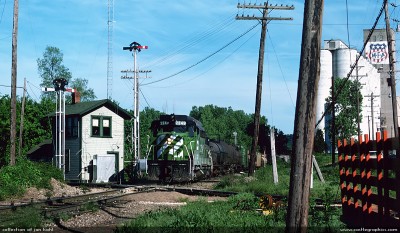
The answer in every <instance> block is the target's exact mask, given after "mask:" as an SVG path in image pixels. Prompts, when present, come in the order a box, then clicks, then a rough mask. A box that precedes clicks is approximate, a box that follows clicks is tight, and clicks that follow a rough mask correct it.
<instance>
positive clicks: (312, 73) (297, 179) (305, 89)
mask: <svg viewBox="0 0 400 233" xmlns="http://www.w3.org/2000/svg"><path fill="white" fill-rule="evenodd" d="M323 8H324V0H305V3H304V21H303V36H302V44H301V57H300V69H299V81H298V90H297V101H296V116H295V122H294V124H295V125H294V132H293V149H292V156H291V159H290V163H291V172H290V190H289V200H288V212H287V218H286V232H288V233H289V232H307V225H308V220H307V219H308V208H309V195H310V182H311V169H312V153H313V145H314V131H315V108H316V102H317V98H316V97H317V94H318V82H319V76H320V52H321V33H322V12H323Z"/></svg>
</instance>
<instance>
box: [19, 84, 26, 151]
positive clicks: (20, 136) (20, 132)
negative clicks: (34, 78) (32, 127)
mask: <svg viewBox="0 0 400 233" xmlns="http://www.w3.org/2000/svg"><path fill="white" fill-rule="evenodd" d="M25 95H26V78H24V94H23V95H22V106H21V122H20V126H19V143H18V156H21V147H22V133H23V132H24V115H25Z"/></svg>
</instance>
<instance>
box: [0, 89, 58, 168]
mask: <svg viewBox="0 0 400 233" xmlns="http://www.w3.org/2000/svg"><path fill="white" fill-rule="evenodd" d="M10 102H11V98H10V97H9V96H8V95H4V96H1V97H0V135H1V136H0V167H2V166H4V165H5V164H7V161H8V158H7V157H6V156H8V155H9V151H10V138H9V136H10V130H9V129H10V117H9V115H8V114H3V113H6V112H8V111H9V108H10ZM17 106H18V107H17V109H18V110H19V109H21V108H20V106H21V99H17ZM54 109H55V105H54V103H53V102H52V101H51V100H50V99H46V98H43V99H42V100H41V101H40V102H35V101H33V100H32V99H30V98H29V97H28V98H27V99H26V101H25V117H24V131H23V135H22V137H23V138H22V139H23V140H22V153H23V154H25V153H26V152H27V151H28V150H30V149H31V148H32V147H33V146H35V145H37V144H39V143H40V142H42V141H43V140H44V139H50V138H51V120H50V117H46V115H47V114H48V113H49V112H51V111H54ZM20 114H21V113H20V111H17V120H18V121H19V120H20ZM19 125H20V124H19V122H17V126H19ZM17 130H19V129H17ZM16 141H17V142H18V141H19V140H16Z"/></svg>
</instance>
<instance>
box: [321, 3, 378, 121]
mask: <svg viewBox="0 0 400 233" xmlns="http://www.w3.org/2000/svg"><path fill="white" fill-rule="evenodd" d="M384 8H385V2H384V3H383V5H382V7H381V9H380V11H379V14H378V16H377V17H376V20H375V22H374V25H373V26H372V28H371V30H370V31H369V34H368V36H367V39H366V40H365V42H364V45H363V47H362V49H361V51H360V54H363V52H364V50H365V47H366V46H367V43H368V42H369V39H370V38H371V36H372V33H373V32H374V30H375V28H376V26H377V25H378V21H379V19H380V18H381V16H382V13H383V10H384ZM360 58H361V56H357V58H356V61H355V63H354V64H353V65H352V66H351V67H350V71H349V73H348V74H347V76H346V78H344V79H345V82H343V84H342V86H340V87H339V88H338V90H337V92H336V93H337V94H336V95H338V94H339V93H340V92H341V91H342V90H343V88H344V86H345V85H346V83H347V81H348V80H349V78H350V76H351V74H352V73H353V71H354V69H355V68H356V67H357V64H358V61H359V60H360ZM334 94H335V93H332V96H334ZM335 97H336V96H335ZM331 108H332V102H330V103H329V105H328V107H327V109H331ZM327 113H328V111H326V110H325V111H324V112H323V114H322V116H321V118H320V119H319V120H318V122H317V123H316V124H315V128H317V126H318V125H319V124H320V123H321V121H322V120H323V119H324V117H325V116H326V114H327Z"/></svg>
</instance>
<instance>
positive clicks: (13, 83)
mask: <svg viewBox="0 0 400 233" xmlns="http://www.w3.org/2000/svg"><path fill="white" fill-rule="evenodd" d="M17 38H18V0H14V19H13V31H12V52H11V53H12V59H11V60H12V61H11V125H10V143H11V146H10V165H11V166H14V165H15V151H16V143H15V141H16V140H15V138H16V135H17V130H16V129H17Z"/></svg>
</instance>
